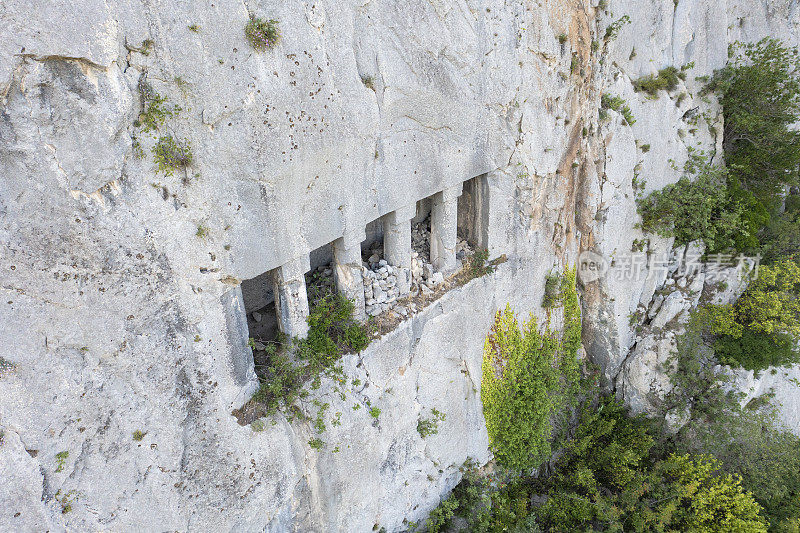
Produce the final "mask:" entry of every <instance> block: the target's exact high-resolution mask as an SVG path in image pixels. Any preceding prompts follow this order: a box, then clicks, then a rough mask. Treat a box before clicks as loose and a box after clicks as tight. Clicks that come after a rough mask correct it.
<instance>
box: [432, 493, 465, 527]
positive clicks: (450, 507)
mask: <svg viewBox="0 0 800 533" xmlns="http://www.w3.org/2000/svg"><path fill="white" fill-rule="evenodd" d="M456 508H458V501H456V499H455V498H453V497H450V498H447V499H445V500H442V502H441V503H440V504H439V505H438V506H437V507H436V508H435V509H434V510H433V511H431V514H430V515H429V516H428V519H427V520H426V521H425V529H426V531H427V532H428V533H439V532H440V531H444V526H445V525H447V524H448V522H449V521H450V519H452V518H453V514H454V511H455V510H456Z"/></svg>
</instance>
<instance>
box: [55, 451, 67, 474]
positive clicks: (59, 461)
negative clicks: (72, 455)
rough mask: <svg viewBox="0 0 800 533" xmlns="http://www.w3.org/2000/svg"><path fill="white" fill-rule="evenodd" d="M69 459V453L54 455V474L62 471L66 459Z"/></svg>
mask: <svg viewBox="0 0 800 533" xmlns="http://www.w3.org/2000/svg"><path fill="white" fill-rule="evenodd" d="M68 458H69V452H68V451H66V450H64V451H63V452H58V453H57V454H56V472H61V471H62V470H64V467H65V466H66V465H67V459H68Z"/></svg>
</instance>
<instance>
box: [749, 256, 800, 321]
mask: <svg viewBox="0 0 800 533" xmlns="http://www.w3.org/2000/svg"><path fill="white" fill-rule="evenodd" d="M799 296H800V266H798V265H797V263H795V262H794V261H791V260H784V261H780V262H778V263H775V264H774V265H772V266H763V267H761V268H760V269H759V272H758V278H756V280H755V281H753V282H752V283H751V284H750V286H749V287H748V288H747V290H746V291H745V292H744V294H743V295H742V297H741V298H739V300H738V301H737V302H736V306H735V309H736V318H737V321H738V322H739V323H740V324H742V325H743V326H744V327H746V328H748V329H750V330H752V331H754V332H759V333H766V334H768V335H773V334H775V333H788V334H790V335H792V336H793V337H800V298H799Z"/></svg>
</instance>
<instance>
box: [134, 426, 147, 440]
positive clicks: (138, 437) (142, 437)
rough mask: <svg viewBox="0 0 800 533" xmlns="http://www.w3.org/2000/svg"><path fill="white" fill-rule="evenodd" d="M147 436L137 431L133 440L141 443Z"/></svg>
mask: <svg viewBox="0 0 800 533" xmlns="http://www.w3.org/2000/svg"><path fill="white" fill-rule="evenodd" d="M145 435H147V433H144V432H142V431H140V430H138V429H137V430H136V431H134V432H133V440H135V441H136V442H141V441H142V440H143V439H144V436H145Z"/></svg>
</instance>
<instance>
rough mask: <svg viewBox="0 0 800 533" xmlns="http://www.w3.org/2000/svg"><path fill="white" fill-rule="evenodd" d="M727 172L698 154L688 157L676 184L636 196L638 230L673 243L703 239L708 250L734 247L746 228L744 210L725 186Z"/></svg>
mask: <svg viewBox="0 0 800 533" xmlns="http://www.w3.org/2000/svg"><path fill="white" fill-rule="evenodd" d="M727 175H728V174H727V171H726V170H725V169H724V168H719V167H715V166H712V165H711V164H709V163H707V162H706V161H705V160H704V158H702V156H694V157H691V158H690V159H689V161H687V163H686V166H685V168H684V177H683V178H681V179H680V180H679V181H678V182H677V183H674V184H672V185H669V186H667V187H665V188H663V189H661V190H660V191H653V192H652V193H650V194H649V195H647V196H646V197H643V198H639V199H637V207H638V210H639V214H640V215H641V217H642V225H641V226H642V229H643V230H644V231H646V232H652V233H658V234H659V235H661V236H663V237H675V245H676V246H682V245H685V244H688V243H689V242H692V241H694V240H703V242H705V244H706V247H707V249H708V250H709V251H718V250H724V249H728V248H731V247H733V246H735V244H736V241H737V239H738V238H741V236H742V234H746V233H747V230H746V228H745V223H744V222H743V219H742V216H743V212H744V209H743V208H742V206H741V205H740V204H739V203H738V202H736V201H735V200H734V199H733V198H732V197H731V196H730V194H729V192H728V189H727V188H726V187H725V184H726V180H727Z"/></svg>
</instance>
